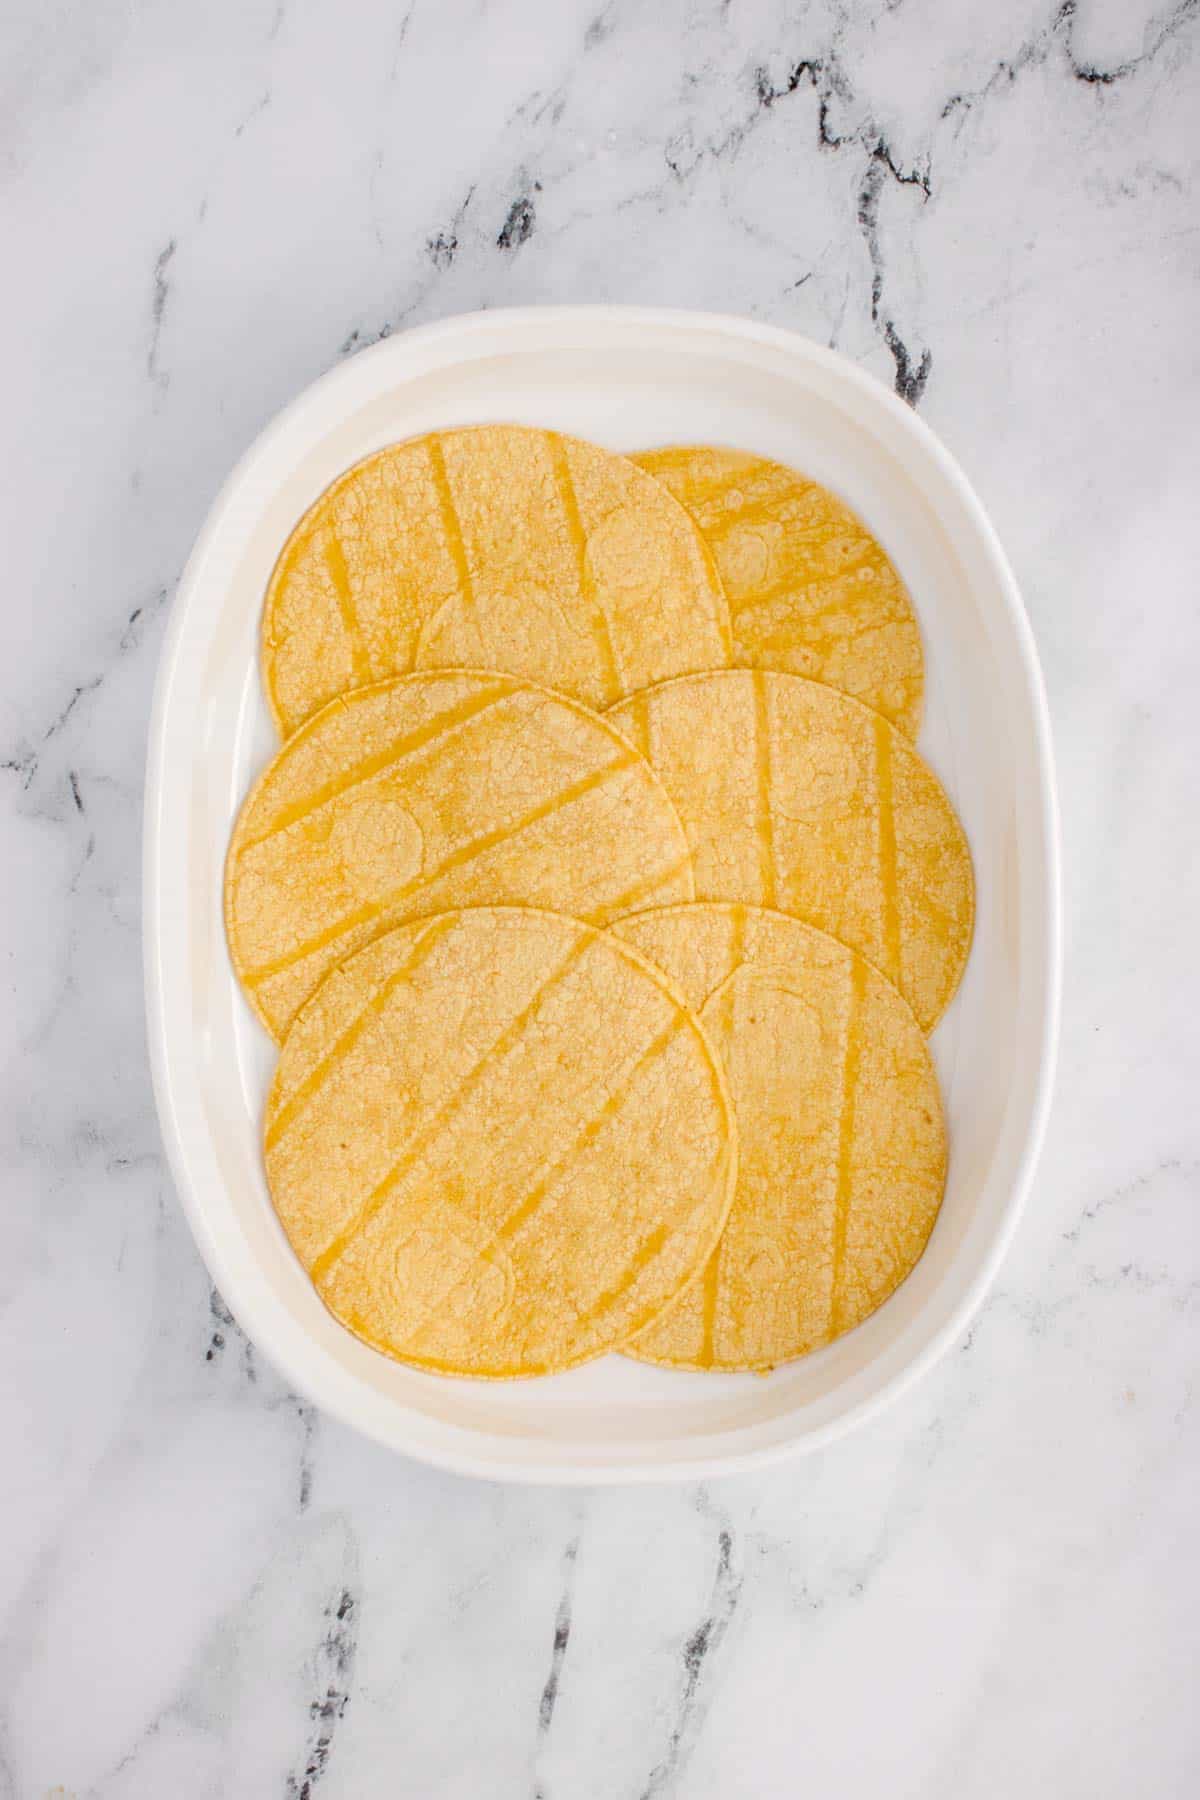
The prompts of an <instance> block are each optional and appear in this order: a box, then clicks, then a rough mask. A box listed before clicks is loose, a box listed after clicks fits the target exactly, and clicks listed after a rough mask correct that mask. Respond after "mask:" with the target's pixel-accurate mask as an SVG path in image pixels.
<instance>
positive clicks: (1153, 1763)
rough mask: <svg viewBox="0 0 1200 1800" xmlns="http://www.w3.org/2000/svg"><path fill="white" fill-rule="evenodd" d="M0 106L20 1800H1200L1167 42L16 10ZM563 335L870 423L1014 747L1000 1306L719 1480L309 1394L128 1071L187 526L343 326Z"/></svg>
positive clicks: (1198, 141) (1192, 1113)
mask: <svg viewBox="0 0 1200 1800" xmlns="http://www.w3.org/2000/svg"><path fill="white" fill-rule="evenodd" d="M0 80H2V82H3V100H2V103H0V140H2V168H3V226H2V231H0V241H2V242H3V244H4V246H5V265H6V270H5V280H4V282H3V285H2V286H0V322H2V329H3V333H4V342H5V343H6V344H7V346H8V355H7V359H6V378H5V386H4V412H5V435H6V438H7V439H8V445H9V460H8V465H7V474H6V479H5V481H4V483H3V487H2V488H0V509H2V511H0V517H2V520H3V542H4V562H3V567H4V589H3V602H2V604H0V857H2V859H3V866H4V869H5V871H6V879H5V880H4V882H3V885H2V889H0V892H2V905H3V910H4V915H5V929H4V932H3V938H2V947H3V958H4V964H3V967H4V1001H3V1006H2V1008H0V1038H2V1042H3V1051H4V1075H3V1082H2V1084H0V1169H2V1180H3V1195H4V1217H5V1221H6V1227H5V1255H4V1258H3V1264H2V1266H0V1346H2V1348H0V1369H2V1371H3V1373H2V1375H0V1430H2V1434H3V1435H2V1441H3V1443H4V1445H5V1449H6V1454H5V1456H4V1457H3V1458H2V1459H0V1484H2V1492H3V1499H2V1510H0V1600H2V1603H3V1622H2V1626H0V1795H2V1796H5V1797H11V1800H26V1797H27V1796H34V1797H38V1800H40V1797H41V1796H44V1795H47V1794H55V1795H60V1796H61V1795H69V1796H83V1795H102V1796H104V1797H105V1800H142V1797H145V1800H151V1797H152V1800H162V1797H163V1796H171V1797H172V1800H175V1797H179V1800H193V1797H196V1800H200V1797H202V1796H203V1797H208V1796H235V1797H238V1800H240V1797H241V1796H253V1797H255V1800H257V1797H258V1796H270V1795H278V1796H280V1800H313V1797H315V1800H342V1797H347V1800H348V1797H354V1800H364V1797H367V1796H375V1795H384V1794H386V1795H388V1796H399V1795H403V1796H417V1797H420V1800H426V1797H432V1796H436V1797H438V1800H458V1797H460V1796H461V1797H462V1800H476V1797H477V1796H482V1795H487V1796H489V1800H491V1797H493V1796H494V1797H498V1800H507V1797H508V1796H522V1797H529V1800H532V1797H533V1796H541V1797H542V1800H593V1797H595V1800H626V1797H628V1800H647V1797H650V1796H674V1795H683V1796H687V1797H688V1800H729V1797H730V1796H739V1797H740V1796H743V1795H745V1796H754V1797H762V1800H775V1797H777V1796H778V1797H780V1800H783V1797H785V1796H786V1797H790V1796H792V1795H794V1794H796V1793H798V1792H801V1791H805V1792H807V1791H811V1792H813V1793H824V1792H830V1791H835V1790H836V1791H837V1792H838V1793H839V1794H840V1795H842V1796H844V1797H845V1800H858V1797H859V1796H863V1797H872V1800H873V1797H874V1796H886V1797H887V1800H918V1797H919V1800H976V1797H987V1800H992V1797H996V1800H1008V1796H1010V1795H1011V1794H1013V1793H1014V1792H1020V1793H1025V1794H1035V1795H1041V1794H1046V1795H1053V1796H1055V1800H1067V1797H1069V1796H1076V1795H1078V1796H1087V1797H1088V1800H1097V1797H1100V1796H1114V1797H1115V1796H1124V1795H1127V1794H1132V1793H1139V1794H1147V1795H1150V1794H1152V1795H1155V1796H1174V1795H1184V1794H1188V1793H1195V1792H1197V1791H1198V1790H1200V1730H1198V1727H1197V1723H1196V1705H1195V1692H1194V1684H1195V1670H1196V1666H1197V1656H1198V1653H1200V1547H1198V1540H1197V1517H1198V1516H1200V1504H1198V1503H1200V1407H1198V1406H1197V1394H1196V1371H1197V1368H1198V1367H1200V1232H1198V1231H1197V1202H1198V1201H1200V1105H1198V1104H1197V1088H1198V1084H1200V1007H1198V1006H1197V958H1196V935H1197V921H1198V920H1200V860H1198V855H1197V848H1198V844H1197V837H1198V834H1197V806H1196V770H1197V765H1198V757H1200V706H1198V704H1197V678H1198V677H1200V607H1198V605H1197V582H1198V577H1200V564H1198V556H1197V548H1196V545H1197V532H1196V506H1197V499H1196V496H1197V493H1198V492H1200V424H1198V421H1200V358H1198V356H1197V348H1196V346H1197V341H1198V340H1197V331H1196V320H1197V307H1198V304H1200V284H1198V279H1197V278H1198V274H1200V217H1198V215H1197V211H1196V202H1195V194H1196V163H1197V156H1198V153H1200V133H1198V132H1197V118H1198V117H1200V7H1198V6H1197V3H1196V0H1184V3H1183V4H1180V5H1174V6H1172V5H1171V4H1170V3H1168V4H1165V5H1161V6H1160V5H1156V4H1154V0H1128V3H1123V0H1062V3H1061V4H1057V3H1056V0H997V3H996V4H994V5H991V6H983V5H980V6H974V7H971V8H967V7H962V6H958V5H955V4H953V0H886V3H885V0H829V3H828V4H822V3H821V0H814V3H813V4H812V5H807V6H806V5H799V4H790V3H784V0H732V3H728V0H727V3H726V4H719V3H718V0H663V3H662V4H659V5H639V4H637V0H610V3H607V4H605V3H604V0H586V3H585V4H579V3H577V0H570V3H566V0H563V3H555V0H523V3H522V0H496V3H494V4H490V5H483V4H474V3H468V0H443V3H441V4H439V3H438V0H412V3H400V0H359V3H358V4H355V5H353V6H338V5H334V4H333V3H332V0H319V3H315V4H308V5H306V4H303V3H302V0H236V3H235V0H215V3H213V4H210V5H207V6H183V5H178V4H175V3H174V0H136V3H129V0H62V3H61V4H58V5H56V6H53V7H49V6H44V5H41V4H39V0H18V3H14V4H13V5H10V6H9V7H7V8H6V9H5V12H4V19H3V22H2V24H0ZM574 300H629V301H645V302H661V303H667V304H683V305H690V306H705V307H712V308H714V309H721V310H729V311H740V312H745V313H749V314H751V315H753V316H755V317H758V318H763V319H769V320H772V321H775V322H778V323H781V324H785V325H789V326H793V327H795V328H796V329H797V330H800V331H803V332H807V333H809V334H811V335H812V336H813V337H815V338H817V339H819V340H821V341H823V342H827V343H832V344H835V345H837V346H838V347H839V348H841V349H842V350H844V351H845V352H846V353H847V354H849V355H850V356H852V357H854V358H855V359H856V360H858V361H859V362H861V363H862V364H863V365H864V366H865V367H867V368H870V369H873V370H874V371H875V372H876V373H878V374H879V375H881V376H883V377H884V378H885V379H887V380H888V381H891V382H894V384H895V386H896V388H897V390H898V391H899V392H900V393H902V394H903V395H904V396H905V397H906V398H907V399H908V400H909V401H910V402H911V403H912V404H913V405H914V406H917V407H918V408H919V409H920V411H921V413H922V414H923V416H924V417H926V418H927V419H928V420H929V421H930V423H931V424H932V425H933V426H934V427H935V428H936V429H937V430H938V431H939V432H940V433H942V434H943V436H944V437H945V439H946V441H947V442H948V443H949V444H950V446H951V447H952V449H953V450H954V451H955V452H956V453H957V454H958V455H959V457H960V458H961V460H962V461H963V463H964V464H965V466H966V468H967V470H968V472H969V474H970V476H971V478H972V480H973V481H974V482H975V483H976V485H977V487H978V489H979V491H980V493H981V495H982V497H983V499H984V502H985V504H986V505H987V506H988V507H989V509H990V510H991V512H992V515H993V517H994V519H995V521H996V523H997V525H998V527H999V529H1000V532H1001V535H1002V537H1003V538H1004V540H1005V543H1006V545H1007V548H1008V550H1009V553H1010V555H1011V557H1012V559H1013V562H1014V564H1015V566H1016V569H1017V573H1018V576H1019V578H1020V580H1021V582H1022V584H1023V587H1024V590H1025V594H1026V597H1027V602H1028V606H1029V610H1030V613H1031V616H1032V619H1033V624H1034V629H1035V632H1036V635H1037V639H1038V642H1039V645H1040V648H1041V653H1042V657H1043V661H1044V665H1045V670H1046V676H1047V681H1048V685H1049V690H1050V697H1051V704H1052V710H1053V715H1054V722H1055V729H1056V734H1057V749H1058V756H1059V769H1060V778H1061V789H1062V810H1063V820H1064V832H1065V845H1064V848H1065V858H1066V880H1067V923H1066V940H1067V987H1066V997H1065V1019H1064V1037H1063V1046H1062V1056H1061V1064H1060V1077H1059V1091H1058V1097H1057V1102H1056V1107H1055V1112H1054V1117H1053V1122H1052V1126H1051V1131H1050V1137H1049V1141H1048V1144H1047V1148H1046V1152H1045V1155H1044V1158H1043V1161H1042V1165H1041V1170H1040V1174H1039V1177H1038V1180H1037V1183H1036V1187H1035V1191H1034V1194H1033V1197H1032V1201H1031V1204H1030V1206H1029V1209H1028V1212H1027V1215H1026V1219H1025V1222H1024V1223H1023V1225H1022V1228H1021V1231H1020V1233H1019V1236H1018V1238H1017V1241H1016V1244H1015V1247H1014V1249H1013V1251H1012V1253H1011V1254H1010V1256H1009V1257H1008V1260H1007V1262H1006V1264H1005V1267H1004V1270H1003V1272H1002V1275H1001V1278H1000V1281H999V1283H998V1285H997V1287H996V1289H995V1290H994V1292H993V1293H992V1294H991V1296H990V1298H989V1300H988V1302H987V1304H986V1306H985V1308H984V1310H983V1312H982V1314H981V1315H980V1317H979V1319H978V1321H977V1323H976V1325H975V1326H974V1328H973V1330H972V1331H971V1332H970V1333H969V1335H968V1336H966V1337H965V1338H964V1340H963V1341H962V1343H961V1344H960V1345H959V1346H958V1347H957V1349H956V1351H955V1352H953V1353H952V1354H951V1355H949V1356H948V1357H947V1358H946V1359H945V1361H944V1362H943V1363H942V1364H941V1366H940V1367H939V1368H938V1369H937V1370H936V1371H935V1372H934V1373H933V1374H932V1375H930V1376H929V1377H928V1378H927V1379H925V1380H924V1381H923V1382H921V1383H920V1384H919V1385H918V1386H917V1387H916V1388H915V1389H914V1390H913V1391H912V1392H910V1393H909V1394H908V1395H907V1396H906V1397H905V1398H904V1399H903V1400H901V1401H900V1402H899V1403H898V1404H896V1405H895V1406H894V1407H893V1408H892V1409H891V1410H890V1411H889V1412H888V1413H887V1414H886V1415H885V1417H884V1418H882V1419H881V1420H880V1421H878V1422H877V1423H874V1424H872V1425H871V1426H869V1427H867V1428H864V1429H862V1430H860V1431H858V1432H857V1433H856V1434H854V1435H853V1436H851V1437H850V1438H848V1439H846V1440H845V1441H844V1442H842V1443H840V1444H839V1445H837V1446H836V1447H835V1448H832V1449H830V1450H828V1451H826V1452H825V1453H823V1454H820V1455H817V1456H813V1457H811V1458H809V1459H807V1460H803V1461H797V1462H793V1463H791V1464H788V1465H785V1466H783V1467H780V1468H778V1469H775V1470H773V1471H771V1472H769V1473H765V1474H759V1475H756V1476H754V1477H753V1478H750V1477H747V1478H742V1479H737V1480H733V1481H728V1482H723V1483H717V1484H714V1485H712V1486H711V1487H707V1488H706V1487H690V1488H687V1487H674V1488H672V1487H666V1488H653V1489H646V1490H635V1491H620V1490H617V1491H594V1492H588V1491H581V1492H574V1493H573V1492H560V1491H543V1490H530V1489H519V1488H513V1489H502V1488H496V1487H491V1486H486V1485H481V1484H473V1483H471V1482H468V1481H464V1480H458V1479H453V1478H450V1477H446V1476H441V1475H438V1474H434V1473H432V1472H430V1471H428V1470H425V1469H423V1468H420V1467H417V1466H415V1465H412V1464H409V1463H407V1462H405V1461H403V1460H401V1459H399V1458H394V1457H392V1456H389V1455H388V1454H386V1453H385V1452H383V1451H381V1450H378V1449H376V1448H374V1447H372V1446H371V1445H369V1444H367V1443H366V1442H364V1441H361V1440H360V1439H358V1438H357V1437H355V1436H353V1435H352V1434H351V1433H349V1432H348V1431H346V1430H343V1429H342V1428H340V1427H339V1426H337V1425H335V1424H333V1423H331V1422H330V1421H328V1420H326V1419H324V1418H321V1417H318V1416H316V1415H315V1414H314V1413H313V1411H312V1410H311V1409H310V1408H309V1407H308V1406H306V1405H305V1404H303V1403H302V1402H301V1401H300V1400H298V1399H297V1397H296V1396H295V1395H294V1394H292V1393H290V1392H288V1391H287V1390H286V1389H285V1388H284V1387H283V1386H282V1385H281V1384H280V1382H279V1381H278V1380H277V1379H276V1377H275V1376H274V1375H273V1374H272V1372H271V1371H270V1369H269V1368H267V1367H266V1366H264V1364H263V1362H262V1360H261V1359H260V1358H259V1357H258V1356H257V1355H256V1353H255V1350H254V1348H253V1346H252V1345H251V1344H250V1343H249V1342H247V1340H246V1339H245V1338H244V1337H243V1335H242V1334H241V1333H240V1331H239V1330H238V1327H237V1325H236V1324H235V1323H234V1321H233V1320H232V1318H231V1317H230V1316H229V1314H228V1313H227V1311H226V1310H225V1308H224V1306H223V1304H222V1301H221V1299H220V1298H219V1296H218V1295H217V1294H215V1293H214V1292H213V1290H212V1287H211V1285H210V1283H209V1281H208V1279H207V1276H206V1273H205V1270H204V1268H203V1266H202V1264H201V1262H200V1259H199V1257H198V1255H197V1253H196V1251H195V1249H194V1248H193V1245H192V1241H191V1238H190V1236H189V1233H188V1229H187V1226H186V1224H185V1222H184V1219H183V1215H182V1213H181V1211H180V1209H179V1207H178V1204H177V1202H176V1200H175V1197H174V1194H173V1192H172V1189H171V1184H170V1180H169V1178H168V1175H167V1171H166V1168H165V1166H164V1163H163V1158H162V1154H161V1150H160V1147H159V1139H158V1133H157V1129H156V1124H155V1117H154V1110H153V1104H152V1101H151V1096H150V1089H149V1082H148V1077H147V1069H146V1055H145V1044H144V1033H143V1024H142V992H141V971H140V951H139V834H140V808H141V780H142V768H143V755H144V740H145V734H146V724H147V713H148V706H149V697H150V692H151V685H152V681H153V677H154V668H155V660H156V656H157V652H158V648H159V645H160V643H161V640H162V634H163V626H164V620H165V617H166V614H167V611H168V609H169V605H170V600H171V595H172V592H173V589H174V587H175V583H176V580H177V578H178V575H179V571H180V568H181V566H182V563H183V560H184V558H185V556H186V554H187V551H188V548H189V546H190V543H191V541H192V538H193V536H194V534H195V533H196V531H197V529H198V527H199V525H200V523H201V520H202V519H203V517H204V514H205V512H206V510H207V508H208V506H209V504H210V502H211V500H212V497H213V495H214V493H215V492H216V490H217V488H218V486H219V485H220V483H221V481H222V479H223V478H224V476H225V474H226V473H227V471H228V469H229V468H230V466H231V464H232V463H233V462H234V460H235V459H236V458H237V456H238V455H239V454H240V453H241V451H242V450H243V449H244V448H245V447H246V445H247V444H248V443H249V442H250V440H251V439H252V438H253V437H254V436H255V434H256V433H257V432H258V430H259V429H260V427H261V426H262V425H263V424H264V423H265V422H266V421H267V420H268V419H269V418H270V417H271V416H272V414H273V413H274V412H275V411H276V410H277V408H279V407H280V406H281V405H282V404H283V403H284V402H285V401H286V400H288V399H289V398H290V397H291V396H292V395H293V394H294V393H295V392H296V391H297V390H298V389H300V388H301V387H303V386H304V385H305V384H306V383H307V382H309V381H311V380H312V379H313V378H314V377H315V376H317V375H319V374H320V373H321V372H322V371H323V370H325V369H327V368H329V367H330V366H331V365H332V364H333V363H335V362H336V361H337V360H338V359H339V358H340V357H344V356H347V355H349V354H351V353H352V352H353V351H354V350H355V349H356V348H358V347H359V346H362V345H365V344H369V343H371V342H373V341H375V340H376V339H378V338H380V337H382V336H384V335H386V334H387V333H389V332H394V331H398V330H401V329H403V328H404V327H405V326H406V325H409V324H411V323H415V322H418V321H422V320H427V319H431V318H436V317H438V316H440V315H443V314H447V313H452V312H456V311H461V310H464V309H469V308H474V307H480V306H501V305H506V304H515V303H528V302H539V301H574Z"/></svg>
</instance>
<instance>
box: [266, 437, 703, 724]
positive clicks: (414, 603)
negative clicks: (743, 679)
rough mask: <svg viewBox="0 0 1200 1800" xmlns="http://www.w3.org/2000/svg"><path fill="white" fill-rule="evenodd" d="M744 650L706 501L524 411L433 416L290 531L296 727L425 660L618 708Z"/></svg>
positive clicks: (289, 635) (275, 679)
mask: <svg viewBox="0 0 1200 1800" xmlns="http://www.w3.org/2000/svg"><path fill="white" fill-rule="evenodd" d="M731 660H732V656H731V641H730V636H729V611H728V608H727V606H726V604H725V598H724V595H723V593H722V591H721V583H720V579H719V577H718V575H717V573H716V567H715V564H714V562H713V559H712V556H711V554H710V552H709V550H708V548H707V545H706V544H705V541H704V538H703V536H702V535H701V533H700V531H699V529H698V527H697V526H696V524H695V523H694V521H693V520H692V518H691V516H690V515H689V514H688V513H687V512H685V511H684V509H683V508H682V507H681V506H680V505H679V504H678V502H677V501H675V500H674V499H673V498H672V497H671V495H670V494H669V493H668V491H667V489H666V488H665V487H663V486H662V485H661V483H659V482H657V481H654V480H653V479H652V478H651V477H650V476H649V475H647V474H645V473H644V472H643V471H642V470H641V469H639V468H637V467H636V466H635V465H634V464H633V463H632V462H630V461H629V460H628V459H627V458H626V457H623V456H617V455H614V454H613V452H611V451H609V450H602V449H600V447H599V446H598V445H596V444H589V443H585V442H584V441H583V440H582V439H580V438H572V437H563V436H561V435H560V434H559V433H557V432H553V431H539V430H534V429H531V428H530V427H528V426H523V425H477V426H470V427H467V428H465V429H463V430H459V431H438V432H431V433H430V434H429V435H427V436H425V437H420V438H413V439H411V440H410V441H408V442H407V443H403V444H393V445H391V446H390V447H389V448H388V449H386V450H381V451H379V452H378V453H377V454H376V455H374V456H370V457H368V458H367V459H366V461H365V462H360V463H358V464H357V465H356V466H355V467H354V468H352V469H350V470H348V471H347V473H346V474H345V475H343V476H341V477H340V478H339V479H338V480H337V481H335V482H334V483H333V485H332V487H330V488H328V489H326V491H325V493H323V494H322V495H321V497H320V498H319V499H318V500H317V502H316V503H315V505H314V506H312V507H311V508H310V509H309V511H308V512H307V513H306V514H305V515H304V517H303V518H302V519H301V521H300V523H299V524H298V525H297V526H296V528H295V530H294V531H293V533H292V535H291V537H290V538H289V539H288V542H287V544H286V545H285V546H284V549H283V553H282V554H281V556H280V558H279V561H278V563H277V564H276V567H275V571H274V574H273V575H272V577H271V581H270V585H269V587H268V589H267V596H266V603H265V606H264V610H263V633H262V666H263V679H264V683H265V686H266V692H267V699H268V702H269V704H270V707H271V711H272V713H273V715H274V718H275V722H276V724H277V725H278V727H279V731H280V734H281V736H283V737H287V736H288V735H289V734H290V733H291V732H293V731H295V730H296V728H297V726H299V725H300V724H302V723H303V721H304V720H305V719H307V718H308V717H310V716H311V714H312V713H314V712H316V711H317V710H318V708H320V707H321V706H323V705H324V704H325V703H326V701H328V700H330V699H332V698H333V696H334V695H335V694H339V693H344V692H345V691H346V690H347V689H349V688H355V687H364V686H366V685H368V684H370V683H371V682H373V681H379V680H382V679H384V678H385V677H387V676H391V675H399V674H403V673H405V672H406V671H408V670H410V669H434V668H441V669H444V668H488V669H500V670H503V671H504V672H505V673H507V674H513V675H520V676H523V677H525V678H526V679H528V680H531V681H538V682H543V683H545V685H546V686H547V687H553V688H560V689H561V690H562V691H563V692H564V693H568V694H571V695H573V696H574V698H575V699H577V700H582V701H584V702H585V703H586V704H587V705H590V706H596V707H605V706H608V705H610V704H611V703H612V702H613V701H615V700H619V699H621V698H622V696H624V695H625V694H631V693H633V692H635V691H636V690H637V689H638V688H640V687H646V686H648V685H649V684H650V683H651V682H654V681H662V680H666V679H667V678H668V677H669V676H672V675H679V674H684V673H686V672H688V671H690V670H693V669H711V668H724V667H727V666H728V664H729V663H730V662H731Z"/></svg>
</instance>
